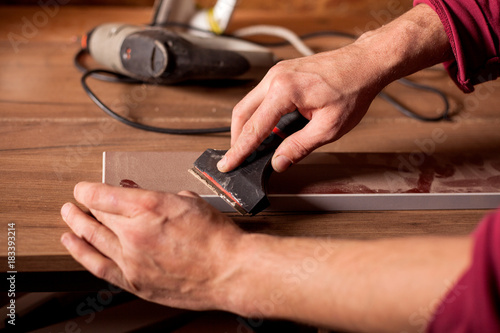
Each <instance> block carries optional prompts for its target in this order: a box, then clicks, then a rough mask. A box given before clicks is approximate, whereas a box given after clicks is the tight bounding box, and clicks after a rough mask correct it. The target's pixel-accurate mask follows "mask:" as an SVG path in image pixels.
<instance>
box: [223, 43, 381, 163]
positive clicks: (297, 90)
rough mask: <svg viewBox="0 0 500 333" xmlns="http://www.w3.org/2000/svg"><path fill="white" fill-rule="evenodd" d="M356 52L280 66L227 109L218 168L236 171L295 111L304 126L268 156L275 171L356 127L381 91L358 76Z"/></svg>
mask: <svg viewBox="0 0 500 333" xmlns="http://www.w3.org/2000/svg"><path fill="white" fill-rule="evenodd" d="M363 57H364V55H363V54H362V49H361V48H359V47H357V46H355V45H350V46H348V47H346V48H344V49H341V50H337V51H332V52H326V53H321V54H317V55H314V56H310V57H306V58H298V59H293V60H287V61H282V62H280V63H278V64H277V65H276V66H274V67H273V68H271V70H270V71H269V72H268V73H267V75H266V76H265V77H264V79H263V80H262V81H261V82H260V83H259V85H257V87H256V88H255V89H254V90H252V91H251V92H250V93H249V94H248V95H247V96H246V97H245V98H244V99H243V100H241V102H240V103H238V105H236V107H235V108H234V110H233V116H232V123H231V149H230V150H229V152H228V153H227V154H226V157H225V159H223V160H222V161H221V162H220V163H219V165H218V167H219V170H220V171H223V172H227V171H230V170H232V169H234V168H235V167H237V166H238V165H239V164H240V163H241V162H243V160H244V159H245V158H247V157H248V156H249V155H250V154H251V153H252V152H253V151H254V150H255V149H256V148H257V147H258V146H259V145H260V143H261V142H262V141H263V140H264V139H265V138H266V137H267V136H268V135H269V134H270V133H271V131H272V129H273V128H274V126H275V125H276V124H277V123H278V121H279V120H280V118H281V117H282V116H284V115H285V114H287V113H290V112H292V111H294V110H296V109H298V110H299V112H300V113H301V114H302V115H303V116H304V117H306V118H307V119H309V120H310V122H309V124H308V125H307V126H306V127H305V128H304V129H302V130H301V131H298V132H297V133H295V134H293V135H291V136H289V137H288V138H287V139H285V141H284V142H283V143H282V144H281V145H280V146H279V148H278V149H277V150H276V153H275V154H274V157H273V160H272V165H273V168H274V170H275V171H277V172H282V171H285V170H286V169H287V168H288V167H289V166H290V165H291V164H293V163H296V162H298V161H300V160H301V159H302V158H304V157H305V156H307V155H308V154H309V153H311V152H312V151H313V150H314V149H316V148H318V147H320V146H322V145H324V144H326V143H329V142H332V141H335V140H337V139H339V138H340V137H341V136H343V135H344V134H346V133H347V132H349V131H350V130H351V129H352V128H353V127H354V126H356V125H357V124H358V123H359V121H360V120H361V118H362V117H363V116H364V115H365V113H366V111H367V109H368V107H369V106H370V103H371V102H372V100H373V99H374V98H375V96H376V95H377V93H378V92H379V91H380V89H382V85H381V84H375V83H374V80H375V79H378V78H375V77H373V75H372V73H370V72H369V71H359V70H358V67H359V62H360V61H361V59H362V58H363Z"/></svg>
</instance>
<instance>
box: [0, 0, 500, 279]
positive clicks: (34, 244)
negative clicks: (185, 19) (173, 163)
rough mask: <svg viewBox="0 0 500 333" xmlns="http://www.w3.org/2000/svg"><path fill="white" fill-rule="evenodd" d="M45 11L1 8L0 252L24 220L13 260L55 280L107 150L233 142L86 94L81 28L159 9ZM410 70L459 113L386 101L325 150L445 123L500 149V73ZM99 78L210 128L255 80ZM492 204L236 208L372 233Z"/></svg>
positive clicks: (367, 19) (135, 99)
mask: <svg viewBox="0 0 500 333" xmlns="http://www.w3.org/2000/svg"><path fill="white" fill-rule="evenodd" d="M41 13H43V12H42V9H41V8H40V7H36V6H35V7H0V137H1V140H0V224H1V226H0V228H1V230H0V234H1V235H2V236H1V237H0V256H1V262H2V265H3V263H4V262H5V261H6V254H7V245H6V235H7V224H8V223H15V229H16V270H17V271H18V272H20V273H28V272H31V273H37V274H38V273H43V272H47V273H51V274H52V275H51V276H53V277H54V276H55V278H56V279H57V276H61V277H64V276H66V275H64V274H63V273H62V272H79V271H82V270H83V268H82V267H81V266H80V265H79V264H77V263H76V262H75V261H74V260H73V259H72V258H71V257H70V256H69V254H68V253H67V252H66V250H65V249H64V248H63V246H62V245H61V244H60V242H59V238H60V236H61V234H62V233H63V232H65V231H67V230H68V228H67V226H66V225H65V223H64V222H63V221H62V219H61V217H60V215H59V209H60V207H61V206H62V205H63V204H64V203H65V202H67V201H74V199H73V198H72V191H73V186H74V185H75V184H76V183H77V182H78V181H82V180H87V181H95V182H99V181H100V180H101V162H102V161H101V159H102V152H103V151H199V152H201V151H203V150H205V149H206V148H219V149H227V148H228V147H229V139H230V137H229V134H219V135H206V136H173V135H162V134H154V133H147V132H142V131H139V130H135V129H131V128H129V127H126V126H125V125H122V124H119V123H117V122H115V121H114V120H112V119H110V118H109V117H108V116H106V115H105V114H104V113H103V112H102V111H101V110H100V109H98V108H97V107H96V106H95V105H94V104H93V103H92V102H91V101H90V100H89V98H88V97H87V95H86V94H85V93H84V92H83V90H82V87H81V85H80V77H81V73H79V72H78V71H77V70H76V69H75V67H74V66H73V56H74V54H75V53H76V52H77V51H78V49H79V41H78V39H79V36H80V35H82V34H84V33H85V32H87V31H88V30H90V29H91V28H92V27H94V26H96V25H98V24H100V23H104V22H113V21H121V22H129V23H137V24H139V23H147V22H149V19H150V14H151V13H150V8H142V7H134V8H127V7H107V8H97V7H70V6H66V7H60V8H58V11H57V13H56V14H55V15H54V16H53V17H48V16H47V15H45V16H44V15H43V14H41ZM373 13H374V12H373V10H372V11H371V12H370V11H368V10H362V9H361V8H360V6H359V5H357V6H355V7H353V8H352V9H351V8H349V6H348V5H347V7H346V5H344V6H343V7H342V9H341V10H339V11H338V13H336V14H328V16H326V15H321V14H318V13H313V14H310V15H302V14H294V13H287V14H284V13H281V12H271V11H266V12H259V11H253V10H247V11H241V12H238V13H237V14H236V16H235V19H234V21H233V23H232V26H231V29H235V28H237V27H241V26H246V25H249V24H256V23H273V24H278V25H283V26H287V27H289V28H291V29H293V30H295V31H296V32H298V33H306V32H312V31H317V30H326V29H336V30H341V31H346V32H358V31H362V30H365V28H366V27H373V24H377V22H379V20H378V19H376V18H375V16H374V14H373ZM44 18H46V20H45V19H44ZM27 22H29V23H27ZM379 23H380V22H379ZM27 24H28V25H30V26H31V29H30V28H28V27H27ZM348 42H350V41H349V40H347V39H342V38H333V37H322V38H316V39H312V40H310V41H309V44H310V45H311V46H312V47H313V48H314V49H315V50H317V51H322V50H328V49H332V48H337V47H339V46H342V45H345V44H346V43H348ZM276 53H277V54H278V55H279V56H281V57H283V58H291V57H296V56H298V54H297V53H296V52H295V51H294V50H293V49H291V48H289V47H283V48H278V49H276ZM412 79H414V80H416V81H418V82H422V83H426V84H430V85H432V86H435V87H439V88H440V89H442V90H443V91H445V92H446V93H447V94H448V95H449V97H450V98H451V107H452V111H453V113H454V115H455V116H454V118H453V121H452V122H448V123H422V122H418V121H416V120H412V119H409V118H407V117H405V116H403V115H401V114H400V113H398V112H397V111H396V110H395V109H393V108H392V107H391V106H390V105H389V104H387V103H386V102H384V101H382V100H380V99H377V100H376V101H375V102H374V103H373V105H372V107H371V108H370V110H369V112H368V114H367V115H366V117H365V118H364V119H363V121H362V122H361V124H360V125H359V126H358V127H357V128H355V129H354V130H353V131H352V132H351V133H350V134H348V135H346V136H345V137H344V138H342V139H341V140H339V141H338V142H335V143H332V144H330V145H328V146H325V147H323V148H321V149H320V151H329V152H413V151H416V152H419V151H420V152H421V151H422V146H421V145H419V142H422V140H426V139H428V138H431V137H432V133H433V130H435V129H436V128H439V129H442V130H444V132H445V133H446V137H447V139H446V140H445V142H443V143H438V144H436V145H435V150H436V151H439V152H459V151H466V152H479V153H480V152H481V151H498V149H499V148H500V131H499V130H498V129H499V127H500V109H499V108H500V107H499V105H500V94H498V90H499V88H500V83H499V82H498V81H497V82H492V83H489V84H486V85H484V86H482V87H480V88H478V89H477V92H476V93H473V94H471V95H468V96H465V95H463V94H462V93H461V92H460V91H459V89H457V88H456V87H455V85H454V84H453V83H452V82H451V80H450V79H449V78H448V76H447V74H446V73H445V72H443V71H440V70H437V71H425V72H422V73H418V74H416V75H413V76H412ZM91 84H92V87H93V88H95V89H96V90H97V91H98V92H99V94H100V96H102V97H103V99H104V100H105V101H107V102H108V103H110V104H115V105H119V106H121V107H122V110H123V109H127V110H128V111H127V113H128V116H129V117H132V118H134V119H136V120H139V121H142V122H145V123H149V124H155V125H160V126H171V127H213V126H221V125H223V126H227V125H229V124H230V116H231V109H232V107H233V106H234V105H235V104H236V103H237V102H238V101H239V100H240V99H241V98H242V97H243V96H244V95H245V94H246V93H247V92H248V91H249V90H250V89H251V87H252V86H253V85H254V84H255V83H246V84H242V85H237V86H224V85H222V86H220V87H215V88H214V87H210V86H209V85H207V86H201V85H197V86H190V85H181V86H175V87H158V86H149V87H145V86H131V85H120V84H109V83H102V82H98V81H95V80H91ZM387 92H388V93H390V94H391V95H392V96H394V97H396V98H397V99H399V100H401V101H403V102H404V103H405V104H406V105H408V106H411V107H412V108H414V109H415V110H417V111H421V112H427V114H434V113H436V112H438V111H439V110H440V108H441V104H440V103H439V100H438V99H436V98H435V97H432V96H427V95H426V94H422V93H417V92H415V91H413V90H410V89H408V88H405V87H402V86H400V85H398V84H393V85H391V86H390V87H388V88H387ZM484 214H485V211H480V210H474V211H471V210H448V211H390V212H389V211H388V212H342V213H316V214H311V213H308V214H301V213H300V212H298V213H294V214H290V213H287V214H279V213H273V214H270V213H263V214H261V215H259V216H257V217H252V218H247V217H238V216H236V215H234V217H235V220H236V221H237V223H239V224H240V225H241V226H242V228H244V229H246V230H248V231H252V232H262V233H270V234H276V235H283V236H288V235H295V236H331V237H338V238H361V239H367V238H379V237H394V236H408V235H431V234H433V235H434V234H445V235H459V234H466V233H468V232H470V231H471V230H473V228H474V227H475V225H476V224H477V223H478V221H479V220H480V218H481V217H482V216H483V215H484ZM2 267H4V266H2ZM2 270H5V268H2ZM54 273H56V274H54ZM57 273H60V274H59V275H58V274H57ZM62 279H63V278H61V280H62ZM60 282H61V283H62V282H64V281H60ZM54 283H55V284H57V281H56V282H54Z"/></svg>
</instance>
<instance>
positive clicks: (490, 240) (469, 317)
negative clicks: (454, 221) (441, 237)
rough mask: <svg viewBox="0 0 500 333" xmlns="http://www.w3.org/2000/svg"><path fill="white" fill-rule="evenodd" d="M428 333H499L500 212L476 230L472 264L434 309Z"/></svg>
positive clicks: (490, 216)
mask: <svg viewBox="0 0 500 333" xmlns="http://www.w3.org/2000/svg"><path fill="white" fill-rule="evenodd" d="M428 332H455V333H459V332H500V210H498V211H496V212H495V213H492V214H490V215H489V216H487V217H486V218H485V219H484V220H483V221H482V222H481V224H480V225H479V226H478V228H477V229H476V231H475V233H474V252H473V257H472V264H471V266H470V268H469V269H468V270H467V272H465V274H464V275H463V276H462V277H461V279H460V280H459V281H458V282H457V284H456V285H455V286H454V287H453V288H452V290H451V291H450V292H449V293H448V294H447V295H446V297H445V299H444V301H443V302H442V303H441V304H440V306H439V307H438V308H437V310H436V312H435V314H434V318H433V319H432V321H431V323H430V325H429V326H428Z"/></svg>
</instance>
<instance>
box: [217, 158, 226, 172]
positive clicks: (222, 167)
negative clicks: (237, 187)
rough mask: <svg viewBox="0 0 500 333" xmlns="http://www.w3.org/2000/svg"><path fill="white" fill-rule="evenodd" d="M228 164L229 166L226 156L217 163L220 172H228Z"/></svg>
mask: <svg viewBox="0 0 500 333" xmlns="http://www.w3.org/2000/svg"><path fill="white" fill-rule="evenodd" d="M226 164H227V158H226V156H224V157H223V158H222V159H221V160H220V161H219V163H217V169H219V171H220V172H226Z"/></svg>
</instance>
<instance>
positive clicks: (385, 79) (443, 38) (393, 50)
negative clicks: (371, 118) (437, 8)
mask: <svg viewBox="0 0 500 333" xmlns="http://www.w3.org/2000/svg"><path fill="white" fill-rule="evenodd" d="M353 46H355V47H358V48H360V49H361V50H363V52H364V53H365V54H366V64H360V65H363V67H364V68H367V70H368V71H371V72H372V75H373V77H374V79H378V80H379V84H378V85H379V86H381V87H384V86H385V85H387V84H389V83H391V82H392V81H394V80H397V79H399V78H401V77H404V76H407V75H410V74H412V73H415V72H417V71H419V70H421V69H424V68H427V67H430V66H433V65H435V64H438V63H442V62H444V61H447V60H450V59H452V58H453V52H452V50H451V47H450V43H449V41H448V37H447V35H446V32H445V30H444V27H443V25H442V23H441V21H440V19H439V17H438V15H437V14H436V13H435V12H434V10H433V9H432V8H430V7H429V6H427V5H418V6H416V7H414V8H413V9H411V10H410V11H408V12H407V13H405V14H403V15H402V16H400V17H399V18H397V19H395V20H394V21H392V22H391V23H389V24H387V25H385V26H383V27H381V28H379V29H377V30H374V31H369V32H366V33H365V34H363V35H362V36H361V37H360V38H359V39H358V40H357V41H356V42H355V43H353Z"/></svg>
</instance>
